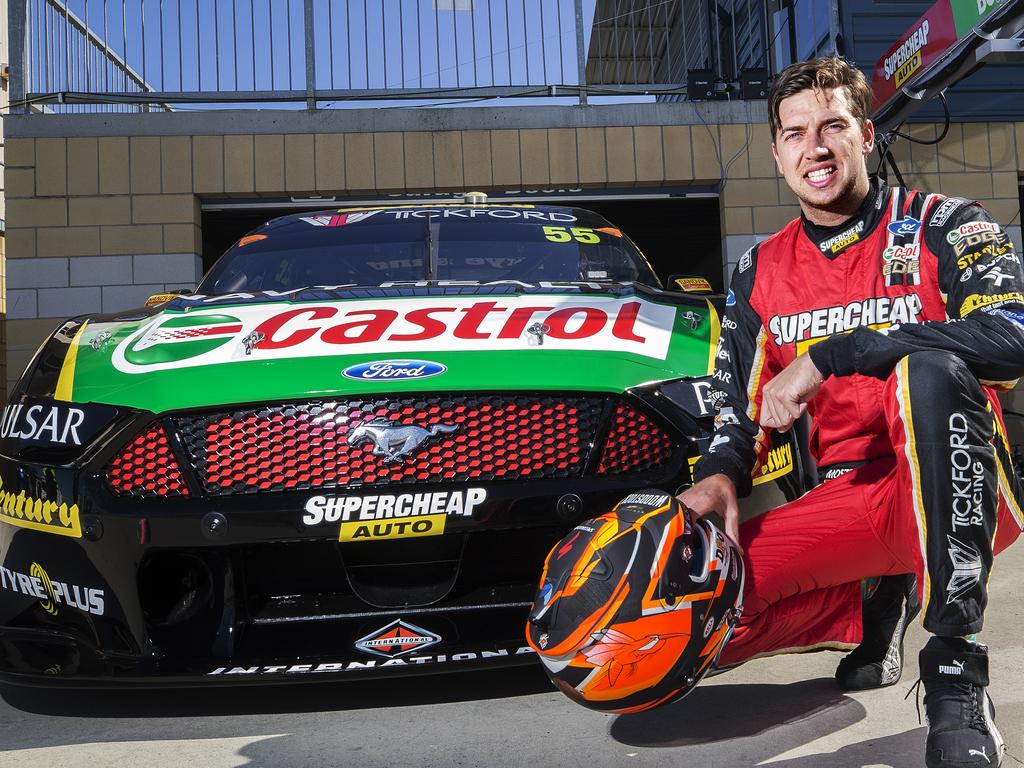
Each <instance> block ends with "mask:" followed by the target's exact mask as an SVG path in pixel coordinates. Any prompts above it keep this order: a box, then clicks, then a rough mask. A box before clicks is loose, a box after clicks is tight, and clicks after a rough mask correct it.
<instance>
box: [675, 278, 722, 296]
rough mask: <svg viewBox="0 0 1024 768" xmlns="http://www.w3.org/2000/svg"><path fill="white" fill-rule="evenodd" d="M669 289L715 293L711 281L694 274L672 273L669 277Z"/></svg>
mask: <svg viewBox="0 0 1024 768" xmlns="http://www.w3.org/2000/svg"><path fill="white" fill-rule="evenodd" d="M668 289H669V290H670V291H682V292H683V293H714V290H712V288H711V283H709V282H708V281H707V280H705V279H704V278H703V277H694V276H693V275H671V276H670V277H669V279H668Z"/></svg>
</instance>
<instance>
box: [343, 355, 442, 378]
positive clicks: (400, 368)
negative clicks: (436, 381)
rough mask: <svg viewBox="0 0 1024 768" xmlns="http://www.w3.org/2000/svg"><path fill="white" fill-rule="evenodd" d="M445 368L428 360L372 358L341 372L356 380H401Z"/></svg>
mask: <svg viewBox="0 0 1024 768" xmlns="http://www.w3.org/2000/svg"><path fill="white" fill-rule="evenodd" d="M447 370H448V367H447V366H445V365H441V364H440V363H432V362H430V361H429V360H374V361H373V362H371V363H359V364H358V365H350V366H349V367H348V368H346V369H345V370H344V371H342V372H341V374H342V376H344V377H345V378H346V379H355V380H357V381H402V380H404V379H427V378H430V377H431V376H440V375H441V374H442V373H444V372H445V371H447Z"/></svg>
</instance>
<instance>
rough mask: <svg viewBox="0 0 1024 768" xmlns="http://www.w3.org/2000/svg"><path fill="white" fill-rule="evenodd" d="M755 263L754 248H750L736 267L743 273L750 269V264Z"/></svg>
mask: <svg viewBox="0 0 1024 768" xmlns="http://www.w3.org/2000/svg"><path fill="white" fill-rule="evenodd" d="M753 263H754V249H753V248H750V249H748V250H747V252H746V253H744V254H743V255H742V256H741V257H740V263H739V264H737V265H736V269H738V270H739V271H740V274H743V273H744V272H746V271H747V270H748V269H750V265H751V264H753Z"/></svg>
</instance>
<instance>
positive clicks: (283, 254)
mask: <svg viewBox="0 0 1024 768" xmlns="http://www.w3.org/2000/svg"><path fill="white" fill-rule="evenodd" d="M702 283H704V281H702V280H700V279H690V280H682V281H680V285H681V286H682V287H684V288H693V289H694V290H696V289H699V288H701V284H702ZM677 287H678V286H673V290H671V291H667V290H663V289H662V287H661V285H660V284H659V281H658V279H657V278H656V277H655V275H654V273H653V271H652V270H651V268H650V266H649V265H648V264H647V262H646V261H645V260H644V258H643V256H642V255H641V254H640V252H639V251H638V250H637V249H636V247H635V246H634V245H633V244H632V243H631V242H630V240H629V239H628V237H626V235H625V234H623V233H622V232H621V231H620V230H619V229H617V228H615V227H614V226H613V225H611V224H609V223H608V222H607V221H605V220H604V219H602V218H601V217H599V216H597V215H595V214H593V213H590V212H587V211H583V210H578V209H573V208H561V207H547V206H526V205H519V206H517V205H475V206H466V205H447V204H446V205H439V206H430V207H427V206H396V207H383V208H377V209H359V210H341V211H327V212H321V213H313V214H297V215H291V216H285V217H283V218H279V219H275V220H273V221H271V222H269V223H267V224H265V225H263V226H262V227H260V228H258V229H256V230H254V231H253V232H252V233H250V234H248V235H246V236H245V237H242V238H241V239H240V240H239V241H238V242H237V243H236V244H234V245H233V246H232V247H231V248H230V249H229V250H228V251H227V252H226V253H225V254H224V256H222V257H221V259H220V260H219V261H218V262H217V263H216V264H215V265H214V266H213V268H212V269H211V270H210V272H209V273H208V274H207V275H206V277H205V278H204V279H203V281H202V282H201V284H200V285H199V286H198V288H197V291H196V292H195V293H194V294H185V295H178V296H173V297H171V296H164V297H158V298H159V301H158V302H157V303H155V304H154V305H153V306H148V307H147V308H144V309H141V310H135V311H129V312H123V313H119V314H106V315H93V316H88V317H79V318H75V319H73V320H69V321H67V322H65V323H64V324H63V325H61V326H60V327H59V328H58V329H57V330H56V331H55V332H54V333H53V334H52V335H51V337H50V338H49V339H48V340H47V341H46V342H45V343H44V344H43V345H42V347H41V348H40V350H39V351H38V353H37V354H36V355H35V357H34V359H33V360H32V361H31V363H30V364H29V366H28V368H27V370H26V371H25V373H24V375H23V377H22V378H21V380H20V382H19V383H18V384H17V386H16V387H15V389H14V391H13V393H12V394H11V397H10V400H9V403H8V405H7V407H6V408H5V410H4V413H3V419H2V423H0V678H2V679H3V680H6V681H8V682H16V683H27V684H45V683H51V682H61V681H64V682H69V683H79V684H85V685H117V684H132V683H141V684H178V685H182V684H185V685H191V684H203V683H218V682H221V683H226V682H237V681H243V680H248V681H264V682H266V681H272V680H294V679H299V678H305V679H337V678H339V677H352V676H368V675H388V674H409V673H416V672H428V671H443V670H456V669H465V668H469V667H474V666H484V665H497V664H514V663H521V662H526V661H531V660H532V657H531V652H530V649H529V648H528V647H527V646H526V643H525V642H524V639H523V627H524V625H525V620H526V615H527V612H528V609H529V605H530V601H531V598H532V595H533V591H534V588H535V584H536V579H537V576H538V574H539V573H540V570H541V567H542V564H543V560H544V557H545V555H546V554H547V552H548V550H549V548H550V547H551V546H552V544H553V543H554V542H555V541H557V540H559V539H560V538H561V537H562V536H563V535H564V534H565V533H566V532H567V531H569V530H570V529H571V528H572V527H573V526H574V525H576V524H577V523H578V522H579V521H581V520H583V519H585V518H587V517H590V516H593V515H595V514H599V513H601V512H604V511H607V510H608V509H610V508H611V506H612V505H613V504H614V503H615V502H616V501H617V500H618V499H620V498H622V497H623V496H624V495H626V494H627V493H629V492H631V491H634V490H636V489H639V488H648V487H653V488H660V489H663V490H665V491H669V492H674V491H676V490H677V489H678V488H679V487H680V486H682V485H683V484H685V483H687V482H689V480H690V466H692V463H693V461H694V460H695V458H696V457H697V456H698V454H699V453H700V451H701V450H702V449H703V448H704V447H706V445H707V441H708V439H709V437H710V433H711V430H712V423H711V414H712V410H713V408H712V403H713V399H714V382H713V381H712V379H711V378H710V376H709V374H711V372H712V371H713V361H714V354H715V346H716V342H717V336H718V329H719V326H720V323H721V320H720V317H719V309H720V305H719V304H718V302H719V301H720V297H709V296H701V295H699V294H697V293H692V292H687V291H685V290H678V289H677ZM703 287H704V289H706V290H707V291H708V292H709V291H710V287H709V286H707V285H706V283H704V286H703ZM800 474H801V473H800V468H799V461H798V454H797V453H796V452H795V451H794V449H793V446H792V444H790V443H784V444H781V445H778V446H777V447H776V448H775V449H774V450H773V452H772V454H771V456H770V458H769V461H768V462H766V463H765V465H764V466H763V467H762V468H761V470H760V475H759V477H758V480H759V481H762V482H763V485H761V486H759V487H763V488H764V489H770V490H771V492H772V493H774V494H776V495H778V496H781V495H782V494H785V495H788V496H793V495H794V494H796V493H798V492H799V491H800V490H801V485H802V481H801V479H800ZM768 481H774V482H768Z"/></svg>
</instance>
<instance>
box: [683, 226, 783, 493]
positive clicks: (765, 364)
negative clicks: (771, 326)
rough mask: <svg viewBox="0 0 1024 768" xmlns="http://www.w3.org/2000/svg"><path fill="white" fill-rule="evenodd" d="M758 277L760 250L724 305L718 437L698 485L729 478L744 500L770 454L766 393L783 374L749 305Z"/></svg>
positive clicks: (744, 263) (697, 471)
mask: <svg viewBox="0 0 1024 768" xmlns="http://www.w3.org/2000/svg"><path fill="white" fill-rule="evenodd" d="M756 272H757V246H756V245H755V246H754V247H753V248H751V249H750V250H749V251H747V253H746V254H745V255H744V256H743V258H742V259H741V260H740V263H739V265H738V266H737V268H736V271H735V272H734V273H733V277H732V283H731V286H730V288H729V293H728V295H727V297H726V300H725V314H724V315H723V317H722V332H721V335H720V336H719V340H718V349H717V352H716V355H715V373H714V375H713V377H712V379H713V383H714V387H715V389H714V391H713V392H712V395H711V397H712V399H713V401H714V403H715V408H716V410H717V415H716V416H715V433H714V437H713V438H712V441H711V447H710V448H709V449H708V452H707V453H705V454H704V455H703V456H702V457H701V458H700V460H699V461H698V462H697V464H696V466H695V467H694V472H693V476H694V480H697V481H699V480H703V479H704V478H706V477H710V476H711V475H714V474H718V473H721V474H724V475H726V476H727V477H728V478H729V479H730V480H732V482H733V484H734V485H735V486H736V493H737V495H739V496H740V497H743V496H747V495H749V494H750V489H751V473H752V472H753V470H754V467H755V466H756V464H757V462H758V459H759V458H760V457H761V456H763V454H764V453H765V452H766V450H767V448H768V447H770V446H769V445H767V436H766V435H765V432H764V430H762V429H761V428H760V427H759V426H758V424H757V411H758V409H759V407H760V403H761V390H762V388H763V387H764V385H765V384H766V383H767V382H768V381H769V380H770V379H771V377H772V376H773V375H775V373H777V372H778V365H777V364H776V363H775V362H774V360H773V359H771V355H769V350H768V348H767V339H768V335H767V331H766V329H765V327H764V323H762V321H761V318H760V317H759V316H758V314H757V312H756V311H755V310H754V308H753V307H752V306H751V304H750V296H751V293H752V292H753V288H754V276H755V274H756Z"/></svg>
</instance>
